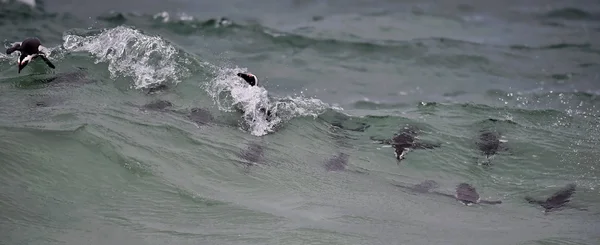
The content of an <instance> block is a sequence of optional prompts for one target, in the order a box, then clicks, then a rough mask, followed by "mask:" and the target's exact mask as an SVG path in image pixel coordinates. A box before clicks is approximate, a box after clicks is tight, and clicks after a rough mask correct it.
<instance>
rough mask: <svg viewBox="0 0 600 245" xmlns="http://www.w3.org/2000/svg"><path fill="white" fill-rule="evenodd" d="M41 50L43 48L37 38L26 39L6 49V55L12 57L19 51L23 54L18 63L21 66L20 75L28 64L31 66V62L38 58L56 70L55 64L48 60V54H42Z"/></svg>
mask: <svg viewBox="0 0 600 245" xmlns="http://www.w3.org/2000/svg"><path fill="white" fill-rule="evenodd" d="M40 48H43V46H42V43H41V42H40V40H39V39H37V38H35V37H31V38H26V39H25V40H23V41H22V42H20V43H17V44H15V45H14V46H12V47H10V48H8V49H6V54H7V55H10V54H12V53H13V52H15V51H19V52H20V53H21V55H20V56H19V59H18V60H17V62H18V64H19V73H21V70H23V68H24V67H25V66H27V64H29V62H31V61H32V60H34V59H35V58H37V57H40V58H42V60H44V62H46V64H47V65H48V66H49V67H50V68H52V69H54V68H55V66H54V64H52V62H50V60H48V58H46V54H45V53H44V52H42V51H41V50H40Z"/></svg>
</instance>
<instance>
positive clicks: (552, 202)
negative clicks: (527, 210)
mask: <svg viewBox="0 0 600 245" xmlns="http://www.w3.org/2000/svg"><path fill="white" fill-rule="evenodd" d="M575 188H576V185H575V184H574V183H569V184H567V185H566V186H564V187H563V188H561V189H560V190H557V191H556V192H555V193H554V194H552V196H550V197H548V198H546V199H545V200H540V199H535V198H532V197H530V196H526V197H525V201H527V202H528V203H531V204H537V205H540V206H542V207H543V208H544V213H549V212H552V211H556V210H559V209H561V208H563V207H565V206H569V207H571V208H575V209H579V210H586V209H585V208H580V207H577V206H576V205H569V202H570V201H571V196H573V194H574V193H575Z"/></svg>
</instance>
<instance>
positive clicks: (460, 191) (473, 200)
mask: <svg viewBox="0 0 600 245" xmlns="http://www.w3.org/2000/svg"><path fill="white" fill-rule="evenodd" d="M394 186H397V187H401V188H405V189H408V190H410V191H412V192H415V193H431V194H435V195H440V196H445V197H450V198H454V199H456V200H458V201H460V202H461V203H462V204H464V205H466V206H471V205H473V204H479V203H482V204H492V205H494V204H501V203H502V201H500V200H497V201H490V200H481V198H480V197H479V193H477V190H476V189H475V187H473V186H472V185H470V184H467V183H460V184H458V185H457V186H456V189H455V193H454V195H451V194H447V193H443V192H438V191H432V189H435V188H438V187H439V186H440V185H439V184H438V183H437V182H436V181H434V180H426V181H423V182H421V183H420V184H417V185H413V186H405V185H401V184H394Z"/></svg>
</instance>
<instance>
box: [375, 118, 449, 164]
mask: <svg viewBox="0 0 600 245" xmlns="http://www.w3.org/2000/svg"><path fill="white" fill-rule="evenodd" d="M417 132H418V130H417V129H416V128H415V127H413V126H407V127H404V129H403V130H402V131H401V132H400V133H397V134H394V137H393V138H392V139H377V138H375V137H371V140H374V141H379V143H381V144H385V145H391V146H392V147H393V148H394V155H395V156H396V159H397V160H398V161H402V160H403V159H404V158H405V155H406V154H407V153H408V152H409V151H410V150H411V149H434V148H437V147H440V146H441V144H437V143H426V142H418V141H417V136H418V134H417Z"/></svg>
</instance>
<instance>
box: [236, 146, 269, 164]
mask: <svg viewBox="0 0 600 245" xmlns="http://www.w3.org/2000/svg"><path fill="white" fill-rule="evenodd" d="M239 157H240V158H242V159H244V160H246V161H247V162H243V163H244V164H246V165H255V164H258V163H261V162H262V159H263V157H264V147H263V146H262V145H260V144H258V143H256V142H252V143H250V144H248V148H246V150H244V151H242V152H241V153H240V154H239Z"/></svg>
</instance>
